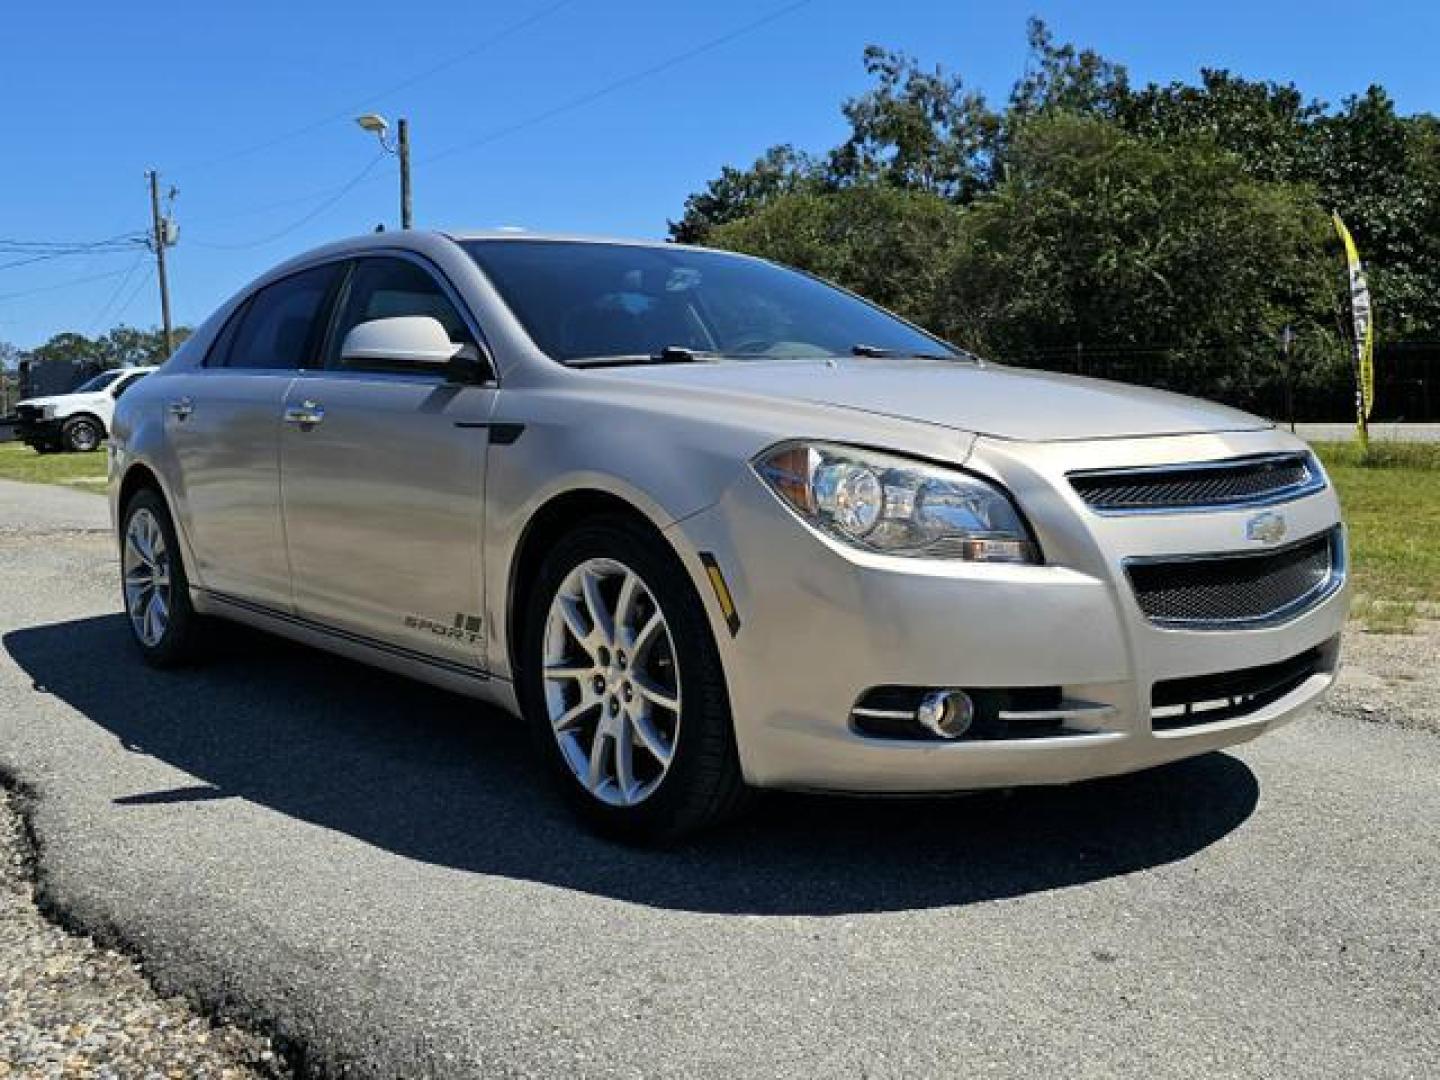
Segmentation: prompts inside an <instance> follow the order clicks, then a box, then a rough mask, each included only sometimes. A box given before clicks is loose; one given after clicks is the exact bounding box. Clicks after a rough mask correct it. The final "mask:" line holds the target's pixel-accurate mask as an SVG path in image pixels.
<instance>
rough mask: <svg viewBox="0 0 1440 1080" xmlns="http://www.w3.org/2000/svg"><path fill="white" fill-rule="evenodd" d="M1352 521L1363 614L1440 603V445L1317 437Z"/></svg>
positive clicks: (20, 471)
mask: <svg viewBox="0 0 1440 1080" xmlns="http://www.w3.org/2000/svg"><path fill="white" fill-rule="evenodd" d="M1315 451H1316V453H1318V454H1319V455H1320V458H1321V460H1323V461H1324V462H1325V467H1326V469H1328V470H1329V472H1330V476H1331V479H1333V480H1334V481H1335V487H1336V489H1337V490H1338V491H1339V493H1340V502H1341V504H1342V505H1343V506H1344V508H1345V521H1346V523H1347V524H1348V525H1349V526H1350V546H1351V566H1352V571H1353V574H1354V579H1355V587H1356V603H1355V615H1356V618H1358V619H1359V620H1360V621H1361V623H1362V624H1363V625H1364V626H1365V627H1366V629H1369V630H1372V631H1375V632H1377V633H1403V632H1406V631H1409V630H1410V629H1412V628H1413V627H1414V624H1415V620H1416V619H1417V618H1418V617H1420V616H1421V615H1422V614H1425V613H1426V612H1430V611H1433V610H1434V609H1435V608H1436V607H1437V606H1440V443H1401V442H1383V443H1372V444H1371V445H1370V450H1369V452H1368V453H1362V452H1361V450H1360V448H1359V447H1358V446H1356V445H1355V444H1354V443H1316V444H1315ZM0 477H3V478H5V479H9V480H28V481H30V482H32V483H45V484H66V485H68V486H71V487H75V488H80V489H82V490H89V491H99V490H101V489H102V488H103V486H104V482H105V454H104V453H103V452H100V453H94V454H37V453H35V451H33V450H31V449H30V448H29V447H28V446H24V445H22V444H20V443H0Z"/></svg>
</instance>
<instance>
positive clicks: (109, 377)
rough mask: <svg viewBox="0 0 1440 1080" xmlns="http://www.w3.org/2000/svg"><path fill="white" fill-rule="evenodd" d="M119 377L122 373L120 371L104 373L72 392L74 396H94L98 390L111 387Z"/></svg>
mask: <svg viewBox="0 0 1440 1080" xmlns="http://www.w3.org/2000/svg"><path fill="white" fill-rule="evenodd" d="M119 377H120V372H118V371H102V372H101V373H100V374H99V375H96V376H95V377H94V378H93V379H90V380H88V381H86V382H83V383H81V384H80V385H79V386H77V387H76V388H75V389H74V390H72V391H70V392H71V393H72V394H93V393H94V392H95V391H96V390H104V389H105V387H107V386H109V385H110V384H111V383H112V382H114V381H115V380H116V379H118V378H119Z"/></svg>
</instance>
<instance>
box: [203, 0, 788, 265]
mask: <svg viewBox="0 0 1440 1080" xmlns="http://www.w3.org/2000/svg"><path fill="white" fill-rule="evenodd" d="M811 3H812V0H795V2H793V3H789V4H786V5H784V6H783V7H780V8H777V9H775V10H773V11H771V12H770V13H769V14H766V15H763V16H761V17H760V18H758V19H754V20H752V21H751V22H748V23H745V24H744V25H743V26H739V27H736V28H735V29H733V30H730V31H728V32H726V33H724V34H721V35H719V36H718V37H714V38H711V39H709V40H708V41H705V42H703V43H701V44H700V45H697V46H694V47H692V48H690V49H686V50H685V51H684V52H681V53H678V54H676V55H674V56H671V57H669V58H667V59H665V60H662V61H660V62H659V63H656V64H652V65H650V66H649V67H647V68H643V69H642V70H640V71H635V72H631V73H630V74H628V75H625V76H622V77H621V78H618V79H615V80H614V81H612V82H609V83H606V84H605V85H603V86H601V87H599V88H598V89H595V90H591V91H588V92H586V93H584V94H581V95H579V96H577V97H574V98H571V99H569V100H567V101H564V102H562V103H560V104H559V105H556V106H553V107H552V108H549V109H546V110H544V111H543V112H540V113H537V114H536V115H534V116H531V117H529V118H527V119H525V120H522V121H519V122H518V123H514V124H510V125H507V126H505V127H503V128H499V129H497V130H494V131H490V132H487V133H486V134H484V135H481V136H480V137H478V138H475V139H471V140H468V141H466V142H463V143H459V144H456V145H453V146H450V147H447V148H446V149H444V150H440V151H438V152H436V153H434V154H432V155H430V156H429V157H427V158H424V159H422V160H421V161H420V162H419V164H421V165H428V164H431V163H433V162H436V161H441V160H443V159H445V158H447V157H452V156H454V155H456V154H459V153H462V152H464V151H466V150H473V149H475V148H477V147H480V146H484V145H487V144H489V143H492V142H496V141H498V140H500V139H503V138H505V137H507V136H509V135H513V134H515V133H516V132H518V131H522V130H524V129H525V128H529V127H533V126H535V125H536V124H541V123H544V122H545V121H547V120H551V119H553V118H554V117H556V116H561V115H563V114H565V113H567V112H573V111H574V110H576V109H579V108H582V107H584V106H586V105H589V104H591V103H592V102H595V101H598V100H599V99H601V98H604V97H607V96H609V95H610V94H614V93H617V92H618V91H620V90H623V89H626V88H628V87H630V86H633V85H634V84H636V83H638V82H641V81H643V80H645V79H648V78H651V77H653V76H655V75H659V74H662V73H663V72H666V71H669V70H670V69H672V68H675V67H679V66H680V65H681V64H684V63H686V62H688V61H690V60H694V59H695V58H696V57H698V56H702V55H704V54H705V53H707V52H712V51H714V50H715V49H718V48H720V47H721V46H723V45H728V44H729V43H730V42H732V41H735V40H736V39H738V38H741V37H744V36H745V35H747V34H750V33H753V32H754V31H756V30H759V29H760V28H762V27H764V26H767V25H769V24H770V23H772V22H775V21H777V20H779V19H782V18H784V17H785V16H786V15H789V14H791V13H792V12H795V11H798V10H799V9H800V8H803V7H808V6H809V5H810V4H811ZM557 6H558V5H557ZM374 164H375V163H374V162H371V163H370V166H367V167H366V170H365V171H366V172H368V171H369V169H370V168H371V167H373V165H374ZM362 180H363V176H362V177H357V178H352V179H351V180H349V181H348V182H347V183H346V184H344V185H343V186H342V187H340V188H338V189H337V188H329V189H326V190H323V191H316V192H312V193H311V194H309V195H302V196H297V197H295V198H292V199H285V200H281V201H279V202H275V203H268V204H265V205H263V206H258V207H251V208H249V209H247V210H242V211H239V212H237V213H232V214H229V215H227V216H225V217H222V218H217V219H215V220H217V221H230V220H234V219H236V218H240V217H248V216H250V215H253V214H257V213H262V212H265V211H268V210H273V209H281V208H283V207H286V206H294V205H298V204H300V203H305V202H310V201H312V200H314V199H327V197H328V199H327V202H325V203H324V204H323V205H322V206H320V207H319V208H317V209H316V210H315V211H313V212H312V213H311V214H309V215H307V216H306V217H304V218H302V219H301V220H300V221H298V222H296V223H295V224H294V225H292V226H290V227H288V228H286V229H284V230H282V231H281V232H279V233H277V234H275V235H274V237H272V239H278V238H279V237H281V236H284V235H287V234H288V233H290V232H292V231H293V230H294V229H296V228H299V227H300V226H301V225H304V224H305V223H306V222H308V221H310V220H311V219H312V218H313V217H315V216H318V215H319V214H320V213H321V212H322V211H324V210H327V209H329V208H330V207H331V206H333V205H334V204H335V202H337V201H338V200H339V199H340V198H342V197H344V196H345V195H346V194H348V193H349V192H350V191H351V190H352V189H354V188H355V187H357V186H358V185H359V184H360V183H361V182H362ZM192 242H193V241H192ZM269 242H270V239H266V240H260V241H255V242H253V243H250V244H241V245H237V246H229V245H221V244H200V245H199V246H201V247H214V248H220V249H221V250H240V249H243V248H248V247H258V246H260V245H261V244H265V243H269Z"/></svg>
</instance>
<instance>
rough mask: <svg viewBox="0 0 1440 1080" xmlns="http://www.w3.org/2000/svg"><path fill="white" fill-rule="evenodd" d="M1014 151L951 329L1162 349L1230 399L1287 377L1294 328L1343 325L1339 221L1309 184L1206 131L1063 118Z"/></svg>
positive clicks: (1057, 343)
mask: <svg viewBox="0 0 1440 1080" xmlns="http://www.w3.org/2000/svg"><path fill="white" fill-rule="evenodd" d="M1010 160H1011V173H1010V176H1009V177H1008V178H1007V179H1006V181H1005V182H1004V183H1002V184H1001V185H1000V187H999V188H998V189H997V191H996V192H995V193H994V194H993V195H992V196H990V197H987V198H985V199H982V200H979V201H978V202H976V203H975V204H974V205H973V206H972V207H970V208H969V209H968V211H967V212H966V213H965V214H964V217H963V235H962V237H961V242H960V243H959V244H958V245H956V246H955V247H954V248H953V250H954V252H955V257H954V259H953V261H952V263H951V277H950V281H949V289H948V294H947V295H948V297H949V304H948V305H947V316H946V319H945V321H944V322H943V323H942V324H941V325H940V326H939V327H938V329H940V330H941V331H942V332H944V333H946V334H948V335H949V336H952V337H954V338H955V339H956V340H958V341H960V342H962V343H964V344H967V345H971V346H974V347H977V348H979V349H982V350H984V351H988V352H991V353H995V354H999V355H1001V356H1013V357H1036V356H1038V357H1041V358H1044V357H1047V356H1049V357H1052V358H1053V357H1055V356H1057V355H1060V354H1062V353H1063V352H1065V351H1068V350H1071V349H1074V348H1075V346H1076V345H1077V344H1079V345H1081V346H1091V347H1101V348H1102V349H1108V350H1112V351H1124V350H1127V349H1137V348H1138V349H1146V350H1151V349H1155V350H1163V351H1164V353H1165V355H1166V357H1167V360H1168V362H1169V363H1171V364H1172V365H1173V366H1174V371H1173V372H1172V373H1171V374H1172V375H1173V377H1174V381H1175V383H1176V384H1183V385H1185V386H1187V388H1190V389H1196V388H1198V387H1199V386H1201V385H1204V383H1205V382H1207V381H1209V380H1210V379H1212V378H1214V379H1220V380H1223V381H1224V384H1223V385H1215V386H1212V387H1211V390H1212V392H1216V391H1220V390H1227V391H1228V390H1237V389H1240V390H1243V389H1244V388H1245V387H1248V386H1253V385H1254V383H1255V382H1257V381H1259V380H1261V379H1263V378H1269V377H1273V376H1274V370H1273V367H1274V364H1275V362H1276V360H1275V357H1276V350H1275V348H1274V347H1273V342H1274V340H1275V339H1276V337H1277V336H1278V334H1279V332H1280V330H1281V328H1282V327H1283V326H1285V325H1287V324H1288V325H1291V326H1294V327H1296V328H1297V329H1302V330H1303V331H1305V332H1306V333H1307V334H1312V335H1313V334H1314V333H1321V332H1324V331H1325V330H1326V329H1327V328H1328V327H1330V326H1332V325H1333V310H1334V299H1335V291H1334V289H1335V278H1334V264H1333V260H1332V259H1331V258H1330V257H1329V256H1328V254H1327V251H1326V244H1327V242H1328V240H1329V230H1328V223H1327V220H1326V218H1325V216H1324V214H1323V213H1321V211H1320V210H1319V208H1318V207H1317V206H1316V204H1315V200H1314V196H1313V193H1312V192H1310V191H1309V190H1308V189H1306V188H1303V187H1300V186H1297V185H1290V184H1281V183H1271V182H1266V181H1261V180H1257V179H1255V178H1254V177H1251V176H1249V175H1248V174H1247V173H1246V172H1245V170H1244V168H1243V166H1242V165H1241V163H1240V162H1239V160H1238V159H1237V158H1236V157H1235V156H1234V155H1232V154H1229V153H1227V152H1225V151H1223V150H1221V149H1220V148H1219V147H1217V146H1215V145H1214V143H1212V142H1209V141H1207V140H1198V139H1197V140H1191V141H1189V142H1184V143H1180V142H1172V143H1169V144H1166V145H1160V144H1157V143H1155V142H1152V141H1149V140H1144V139H1139V138H1136V137H1134V136H1132V135H1127V134H1125V133H1124V132H1121V131H1119V130H1118V129H1117V128H1116V127H1115V126H1114V125H1111V124H1107V123H1105V122H1103V121H1101V120H1098V119H1095V118H1092V117H1082V116H1073V115H1064V114H1057V115H1054V116H1047V117H1042V118H1037V119H1035V120H1033V121H1031V122H1030V123H1028V124H1026V125H1025V126H1024V127H1023V128H1021V129H1019V130H1018V131H1017V133H1016V137H1015V140H1014V144H1013V146H1012V148H1011V152H1010ZM1212 369H1213V370H1212ZM1202 371H1203V372H1204V375H1203V378H1202V376H1201V375H1200V374H1199V373H1200V372H1202Z"/></svg>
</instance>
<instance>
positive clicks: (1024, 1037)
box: [0, 483, 1440, 1078]
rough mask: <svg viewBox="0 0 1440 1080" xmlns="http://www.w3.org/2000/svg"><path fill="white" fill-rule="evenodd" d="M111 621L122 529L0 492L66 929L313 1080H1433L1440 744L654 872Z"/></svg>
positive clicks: (473, 742)
mask: <svg viewBox="0 0 1440 1080" xmlns="http://www.w3.org/2000/svg"><path fill="white" fill-rule="evenodd" d="M117 596H118V588H117V585H116V572H115V567H114V547H113V543H112V541H111V540H110V539H109V535H108V531H107V523H106V516H105V510H104V505H103V502H102V500H100V499H98V498H96V497H95V496H93V495H89V494H84V493H78V492H66V491H60V490H58V489H53V488H41V487H28V486H24V485H17V484H8V483H0V769H3V771H4V772H5V773H6V774H7V775H8V776H9V777H10V778H11V780H12V781H14V782H16V783H18V784H20V785H21V787H22V789H23V790H24V791H25V792H26V793H27V795H28V798H27V802H28V804H29V809H30V814H31V821H32V825H33V828H34V831H35V834H36V838H37V840H38V843H39V868H38V869H39V873H40V882H41V890H42V893H43V897H44V900H45V902H46V903H47V904H48V905H49V906H50V907H51V908H52V909H53V910H54V911H56V912H57V913H58V914H60V915H61V916H62V917H63V918H65V919H66V920H67V921H68V922H69V923H70V924H71V925H74V926H77V927H80V928H84V929H88V930H90V931H92V932H95V933H97V934H98V935H100V937H101V938H102V940H107V941H117V942H123V943H124V944H125V945H127V946H128V947H129V948H131V949H132V950H134V951H136V952H137V953H138V954H139V956H140V957H141V958H142V960H143V963H144V967H145V970H146V972H147V974H148V975H149V977H150V978H151V979H152V980H153V981H154V982H155V983H156V984H157V985H158V986H159V987H160V989H161V990H162V991H164V992H175V991H184V992H186V993H188V994H190V995H192V996H193V997H195V998H196V999H198V1000H199V1001H200V1002H202V1003H203V1004H204V1005H205V1007H206V1008H208V1009H210V1010H212V1011H215V1012H218V1013H221V1014H224V1015H227V1016H234V1017H239V1018H241V1019H244V1020H246V1021H248V1022H249V1023H251V1024H254V1025H258V1026H260V1027H262V1028H264V1029H266V1030H267V1031H270V1032H273V1033H274V1034H275V1035H276V1036H277V1037H278V1038H279V1039H280V1040H282V1041H283V1042H284V1043H286V1044H288V1045H289V1046H290V1047H291V1048H292V1049H293V1050H297V1051H298V1052H299V1054H300V1056H301V1059H302V1060H301V1064H302V1066H303V1067H305V1068H307V1069H311V1070H314V1071H316V1072H320V1073H324V1074H327V1075H336V1074H339V1073H341V1072H344V1073H345V1074H346V1075H349V1076H356V1077H371V1076H373V1077H381V1076H400V1075H403V1076H409V1077H414V1076H486V1077H496V1076H519V1075H527V1076H530V1075H535V1076H656V1077H658V1076H667V1077H669V1076H685V1077H690V1076H695V1077H725V1078H740V1077H791V1076H794V1077H817V1076H846V1077H850V1076H873V1077H888V1076H897V1077H898V1076H907V1077H909V1076H936V1077H955V1076H986V1075H993V1076H1018V1075H1031V1076H1033V1075H1051V1076H1066V1077H1069V1076H1095V1077H1113V1076H1121V1075H1136V1076H1138V1075H1144V1076H1147V1077H1214V1076H1221V1075H1224V1076H1254V1077H1262V1076H1263V1077H1269V1076H1306V1077H1347V1078H1349V1077H1361V1076H1363V1077H1433V1076H1435V1075H1437V1074H1440V990H1437V987H1440V865H1437V864H1440V856H1437V850H1440V844H1437V838H1436V837H1437V833H1436V826H1437V823H1440V739H1437V738H1436V737H1435V736H1434V735H1432V734H1429V733H1426V732H1424V731H1418V730H1403V729H1401V728H1399V727H1394V726H1389V725H1385V724H1374V723H1365V722H1363V721H1361V720H1359V719H1356V718H1353V717H1349V716H1342V715H1339V714H1334V713H1330V714H1327V713H1321V714H1317V715H1315V716H1313V717H1311V718H1308V719H1305V720H1302V721H1300V722H1297V723H1295V724H1293V725H1291V726H1290V727H1288V728H1286V729H1284V730H1282V731H1279V732H1276V733H1274V734H1272V735H1270V736H1268V737H1266V738H1264V739H1262V740H1260V741H1258V742H1256V743H1254V744H1251V745H1250V746H1248V747H1245V748H1241V749H1240V750H1238V751H1235V752H1231V753H1223V754H1214V755H1210V756H1207V757H1204V758H1201V759H1198V760H1194V761H1191V762H1186V763H1181V764H1179V765H1175V766H1171V767H1167V768H1165V769H1161V770H1157V771H1152V772H1149V773H1146V774H1142V775H1139V776H1134V777H1129V778H1121V779H1117V780H1109V781H1104V782H1098V783H1093V784H1087V785H1080V786H1076V787H1072V788H1068V789H1055V790H1048V791H1021V792H1017V793H1015V794H1013V795H1009V796H1001V795H987V796H980V797H973V798H961V799H949V800H930V799H926V800H913V801H895V802H876V801H863V800H842V799H831V798H820V797H799V796H787V797H773V798H770V799H768V800H766V801H764V802H763V803H762V804H761V805H760V807H759V808H758V809H757V811H756V813H755V814H754V815H753V816H752V817H751V818H749V819H748V820H747V821H745V822H744V823H742V824H741V825H738V826H736V827H732V828H729V829H727V830H724V831H721V832H717V833H714V834H711V835H709V836H706V837H703V838H701V839H699V840H696V841H695V842H693V843H692V844H689V845H688V846H685V847H683V848H680V849H678V850H674V851H669V852H645V851H636V850H630V849H627V848H623V847H618V846H615V845H612V844H608V843H605V842H602V841H600V840H597V839H594V838H592V837H591V836H589V835H587V834H586V833H584V832H583V831H581V830H580V829H579V828H577V827H576V826H575V825H574V824H573V823H572V821H571V819H570V818H569V817H568V815H567V814H566V812H565V810H564V808H563V807H562V806H561V805H560V803H559V802H558V800H557V799H556V798H555V797H554V796H553V795H552V794H551V793H550V792H549V791H548V790H547V789H546V788H545V787H544V785H543V783H542V782H541V778H540V772H539V769H538V768H537V767H536V765H535V763H534V762H533V761H532V760H531V758H530V755H529V753H528V751H527V747H526V744H525V740H524V739H523V738H522V737H521V733H520V732H519V731H517V730H516V727H515V725H514V724H513V723H512V722H510V721H508V720H506V719H505V718H503V717H501V716H499V715H496V714H493V713H489V712H487V711H486V710H484V709H482V708H480V707H478V706H476V705H475V704H473V703H471V702H469V701H466V700H464V699H461V698H457V697H452V696H449V695H447V694H444V693H441V692H439V691H435V690H431V689H428V688H425V687H423V686H420V685H417V684H414V683H411V682H408V681H406V680H403V679H399V678H395V677H392V676H388V675H384V674H381V673H378V672H373V671H370V670H368V669H366V668H363V667H360V666H357V665H355V664H351V663H348V662H344V661H340V660H336V659H333V658H330V657H328V656H326V655H324V654H322V653H318V652H314V651H311V650H307V649H303V648H300V647H297V646H292V645H289V644H286V643H283V642H280V641H277V640H275V639H272V638H268V637H266V636H263V635H260V634H256V633H252V632H248V631H240V630H235V631H233V632H229V633H226V634H224V635H223V636H222V638H221V640H220V642H219V644H218V646H217V649H216V654H215V656H214V657H213V659H212V660H211V661H210V662H209V663H208V664H207V665H206V666H204V667H201V668H197V669H194V670H189V671H184V672H175V673H164V674H161V673H156V672H151V671H149V670H147V669H145V668H144V667H142V666H141V664H140V663H139V662H138V660H137V659H136V657H135V656H134V654H133V653H132V651H131V648H130V644H129V642H128V640H127V638H126V630H125V627H124V625H123V623H122V616H121V615H120V613H119V604H118V600H117ZM817 677H823V674H819V673H817ZM0 963H3V958H0Z"/></svg>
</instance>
